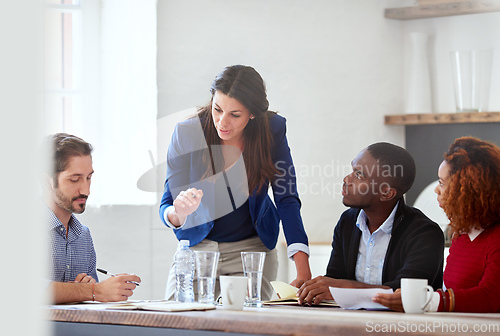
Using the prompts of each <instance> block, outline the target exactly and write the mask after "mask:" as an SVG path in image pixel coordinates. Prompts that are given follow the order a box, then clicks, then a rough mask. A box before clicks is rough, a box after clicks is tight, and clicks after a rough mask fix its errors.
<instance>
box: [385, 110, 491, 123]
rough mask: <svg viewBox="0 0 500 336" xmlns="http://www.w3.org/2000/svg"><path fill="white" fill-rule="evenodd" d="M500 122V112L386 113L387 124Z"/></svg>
mask: <svg viewBox="0 0 500 336" xmlns="http://www.w3.org/2000/svg"><path fill="white" fill-rule="evenodd" d="M488 122H500V112H476V113H422V114H398V115H386V116H385V122H384V123H385V124H386V125H426V124H461V123H488Z"/></svg>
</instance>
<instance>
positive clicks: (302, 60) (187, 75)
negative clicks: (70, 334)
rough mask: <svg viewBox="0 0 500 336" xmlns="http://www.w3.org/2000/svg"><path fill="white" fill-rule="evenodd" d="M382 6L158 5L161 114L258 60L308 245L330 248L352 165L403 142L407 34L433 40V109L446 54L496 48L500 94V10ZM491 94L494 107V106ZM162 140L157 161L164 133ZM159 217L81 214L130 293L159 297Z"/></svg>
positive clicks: (197, 100)
mask: <svg viewBox="0 0 500 336" xmlns="http://www.w3.org/2000/svg"><path fill="white" fill-rule="evenodd" d="M386 4H390V5H391V6H392V5H394V1H373V0H343V1H341V0H335V1H327V0H324V1H322V0H308V1H305V0H304V1H298V0H295V1H294V0H273V1H266V0H256V1H229V0H213V1H203V0H158V63H157V66H158V110H159V112H158V118H159V119H163V118H165V117H167V118H168V117H171V118H172V120H174V119H176V118H175V116H174V114H175V113H176V112H178V111H182V110H186V109H189V108H192V107H195V106H200V105H203V104H205V103H206V102H207V101H208V100H209V98H210V97H209V86H210V83H211V81H212V80H213V78H214V76H215V75H216V74H217V73H218V72H220V71H221V70H222V69H223V67H225V66H227V65H232V64H237V63H240V64H247V65H251V66H254V67H255V68H256V69H257V71H259V72H260V73H261V75H262V76H263V78H264V80H265V81H266V83H267V88H268V94H269V100H270V103H271V108H272V109H275V110H277V111H278V112H279V113H280V114H281V115H283V116H285V117H286V118H287V119H288V140H289V143H290V147H291V149H292V155H293V158H294V161H295V164H296V166H297V174H298V177H297V178H298V182H299V185H300V189H299V191H300V195H301V199H302V202H303V208H302V215H303V219H304V223H305V226H306V230H307V232H308V235H309V237H310V240H311V241H312V242H315V243H327V244H329V243H330V242H331V237H332V232H333V228H334V226H335V224H336V221H337V219H338V217H339V215H340V214H341V212H342V211H344V210H345V207H344V206H343V205H342V203H341V198H340V195H339V183H340V182H341V179H342V177H343V175H344V174H345V170H346V169H349V163H350V161H351V160H352V159H353V158H354V156H355V155H356V154H357V153H358V152H359V151H360V150H361V149H363V148H364V147H366V146H367V145H368V144H370V143H373V142H376V141H390V142H393V143H396V144H399V145H404V128H403V127H400V126H385V125H384V124H383V116H384V115H386V114H400V113H403V112H404V111H403V108H404V85H403V84H404V82H405V78H404V74H405V45H406V36H407V33H409V32H411V31H426V32H429V33H432V34H434V35H435V43H434V44H433V46H432V48H431V67H432V69H433V74H432V78H433V84H434V87H433V92H434V106H435V110H436V111H439V112H451V111H453V110H454V99H453V93H452V86H451V74H450V72H449V68H448V66H449V64H448V63H447V62H448V59H449V56H448V51H449V50H451V49H455V48H472V47H477V46H478V44H479V43H480V44H481V46H482V45H488V46H491V47H493V48H494V49H495V53H496V54H495V68H494V76H493V83H492V92H498V91H499V89H500V83H499V81H500V76H498V69H499V68H498V67H499V66H500V61H499V59H498V57H499V56H500V50H499V47H500V39H498V36H499V29H500V28H499V25H500V20H499V19H500V17H499V15H500V13H491V14H481V15H468V16H457V17H450V18H436V19H425V20H413V21H398V20H388V19H385V18H384V16H383V9H384V8H385V7H389V6H386ZM447 69H448V70H447ZM495 74H496V77H495ZM499 99H500V97H499V96H495V95H494V94H492V97H491V101H490V108H491V109H492V110H497V111H498V110H500V102H499ZM163 120H165V119H163ZM169 123H171V124H172V125H170V124H169V125H166V126H165V128H167V129H168V130H167V131H165V133H168V132H170V130H171V128H172V126H173V121H171V122H169ZM160 131H161V130H160ZM158 137H159V139H161V142H160V143H158V148H159V149H158V153H157V157H158V162H161V161H162V159H163V160H164V158H165V151H166V148H167V143H166V141H165V139H169V136H165V135H160V134H159V136H158ZM157 183H158V184H159V186H160V187H161V185H162V184H163V181H157ZM322 188H323V189H322ZM334 188H336V189H334ZM157 213H158V212H157V206H156V205H155V206H151V207H148V206H141V207H132V206H131V207H129V208H127V206H116V207H114V206H111V207H101V208H100V209H89V210H88V211H87V212H86V213H85V214H84V215H83V216H81V217H82V221H83V223H85V224H86V225H88V226H89V227H90V228H91V230H92V233H93V236H94V240H95V244H96V249H97V253H98V264H99V265H100V266H102V267H108V268H110V269H111V268H113V271H115V272H135V273H137V274H139V275H141V276H142V278H143V281H144V285H143V286H141V288H140V289H138V290H137V291H136V295H135V296H134V298H156V299H158V298H162V297H163V292H164V285H165V282H166V276H167V272H168V267H169V263H170V261H171V259H172V256H173V253H174V250H175V246H176V239H175V237H174V234H173V233H172V232H171V231H170V230H169V229H167V228H166V227H164V226H163V225H162V224H161V222H160V220H159V218H158V215H157ZM117 214H118V215H117ZM280 246H283V245H280ZM281 250H283V249H281ZM311 260H312V261H313V262H314V260H315V256H314V255H312V256H311ZM318 260H319V258H318ZM101 262H102V263H101ZM324 262H325V261H324V256H323V257H322V258H321V261H320V263H321V264H322V263H324ZM325 266H326V265H323V266H322V267H323V268H324V267H325ZM315 269H317V268H316V266H315ZM319 269H321V267H320V268H319ZM282 273H283V272H282ZM285 273H286V272H285Z"/></svg>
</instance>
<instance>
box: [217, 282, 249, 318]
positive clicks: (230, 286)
mask: <svg viewBox="0 0 500 336" xmlns="http://www.w3.org/2000/svg"><path fill="white" fill-rule="evenodd" d="M219 281H220V295H221V297H222V308H223V309H228V310H243V305H244V304H245V298H246V293H247V283H248V278H247V277H245V276H225V275H221V276H220V277H219Z"/></svg>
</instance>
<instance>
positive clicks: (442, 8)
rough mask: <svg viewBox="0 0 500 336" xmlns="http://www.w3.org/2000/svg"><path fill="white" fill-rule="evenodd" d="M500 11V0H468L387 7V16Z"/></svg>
mask: <svg viewBox="0 0 500 336" xmlns="http://www.w3.org/2000/svg"><path fill="white" fill-rule="evenodd" d="M498 11H500V0H468V1H460V0H457V1H455V2H451V3H450V2H449V1H447V2H445V3H439V2H438V3H435V4H432V5H431V4H429V5H419V6H413V7H401V8H386V9H385V17H386V18H388V19H396V20H413V19H425V18H433V17H442V16H452V15H464V14H478V13H489V12H498Z"/></svg>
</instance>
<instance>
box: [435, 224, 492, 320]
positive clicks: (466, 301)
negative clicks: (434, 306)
mask: <svg viewBox="0 0 500 336" xmlns="http://www.w3.org/2000/svg"><path fill="white" fill-rule="evenodd" d="M443 280H444V284H445V286H446V288H452V289H453V290H454V292H455V310H454V311H457V312H474V313H498V312H500V225H494V226H493V227H489V228H487V229H485V230H484V231H483V232H482V233H481V234H479V235H478V236H477V237H476V238H475V239H474V240H473V241H471V240H470V237H469V235H467V234H464V235H461V236H459V237H458V238H457V239H455V240H454V241H453V242H452V244H451V247H450V254H449V256H448V259H447V261H446V269H445V271H444V276H443ZM447 297H448V295H447ZM448 307H449V303H448ZM439 310H440V311H442V310H443V302H442V298H441V302H440V304H439Z"/></svg>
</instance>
